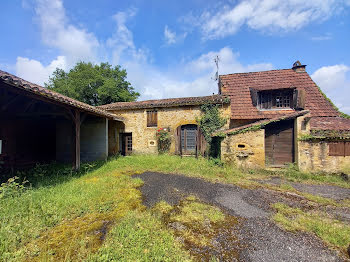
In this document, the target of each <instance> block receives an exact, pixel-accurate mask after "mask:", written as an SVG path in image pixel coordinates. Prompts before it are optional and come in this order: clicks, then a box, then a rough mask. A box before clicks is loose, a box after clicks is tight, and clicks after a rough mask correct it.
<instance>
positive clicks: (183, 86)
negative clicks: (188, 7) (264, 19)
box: [16, 0, 273, 99]
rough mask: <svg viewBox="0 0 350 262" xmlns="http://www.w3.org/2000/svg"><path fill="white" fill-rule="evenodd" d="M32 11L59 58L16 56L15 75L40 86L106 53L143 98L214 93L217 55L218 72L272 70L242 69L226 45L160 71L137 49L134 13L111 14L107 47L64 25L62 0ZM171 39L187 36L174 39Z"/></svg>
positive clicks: (262, 66)
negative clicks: (130, 24)
mask: <svg viewBox="0 0 350 262" xmlns="http://www.w3.org/2000/svg"><path fill="white" fill-rule="evenodd" d="M36 13H37V15H38V17H39V20H40V26H41V29H42V38H43V41H44V43H45V44H47V45H48V46H49V47H52V48H56V49H58V50H59V51H60V53H61V55H60V56H58V57H57V58H56V59H54V60H53V61H52V62H51V63H49V64H48V65H43V64H42V63H41V62H40V61H37V60H34V59H29V58H23V57H18V59H17V63H16V71H17V74H18V75H19V76H21V77H23V78H25V79H27V80H29V81H32V82H35V83H38V84H41V85H42V84H43V83H44V82H46V81H47V80H48V78H49V76H50V75H51V73H52V72H53V71H54V70H55V68H56V67H60V68H62V69H64V70H68V69H70V68H71V66H72V65H73V64H74V63H75V62H77V61H79V60H85V59H87V60H88V61H94V59H96V60H99V57H98V51H101V49H103V51H106V53H107V54H106V56H107V57H110V61H112V64H114V65H117V64H118V65H121V66H122V67H123V68H125V69H126V70H127V72H128V80H129V81H130V82H131V84H132V85H133V86H134V87H135V89H136V90H137V91H139V92H140V93H141V99H153V98H167V97H183V96H201V95H210V94H212V93H217V84H216V83H215V81H214V80H213V77H214V76H215V72H216V67H215V63H214V61H213V59H214V57H215V56H217V55H218V56H219V57H220V59H221V60H220V65H219V66H220V69H219V70H220V73H221V74H224V73H235V72H245V71H256V70H267V69H272V67H273V66H272V65H271V64H268V63H266V64H264V63H262V64H252V65H243V64H242V63H241V62H240V61H239V54H238V53H235V52H233V50H232V49H231V48H230V47H224V48H222V49H220V50H217V51H212V52H208V53H206V54H203V55H201V56H199V57H196V58H190V59H187V60H186V61H184V62H179V64H178V65H177V66H174V67H172V68H167V69H164V68H159V67H156V66H154V65H153V64H152V58H151V55H150V53H149V52H148V50H147V49H145V48H140V47H137V46H136V45H135V42H134V38H133V33H132V31H131V30H130V29H129V28H128V26H127V23H128V22H129V21H130V19H132V18H133V17H134V16H135V15H136V13H137V10H135V9H129V10H127V11H125V12H118V13H116V14H115V15H114V16H113V19H114V21H115V23H116V28H115V32H114V33H113V34H112V35H111V37H110V38H108V39H107V41H106V42H105V43H103V42H102V41H98V39H96V37H95V36H94V35H93V34H91V33H88V32H87V31H85V30H82V29H78V28H77V27H75V26H74V25H71V24H69V23H68V19H67V17H66V15H65V10H64V7H63V5H62V1H59V0H53V1H48V0H37V7H36ZM174 37H175V39H176V40H175V41H178V39H181V38H185V37H186V35H185V34H184V35H182V36H181V35H177V34H176V35H174Z"/></svg>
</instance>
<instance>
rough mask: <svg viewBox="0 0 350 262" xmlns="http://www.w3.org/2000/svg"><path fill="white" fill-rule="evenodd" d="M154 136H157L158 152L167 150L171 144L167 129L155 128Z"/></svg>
mask: <svg viewBox="0 0 350 262" xmlns="http://www.w3.org/2000/svg"><path fill="white" fill-rule="evenodd" d="M156 136H157V144H158V152H159V153H161V154H163V153H166V152H168V151H169V149H170V144H171V138H170V134H169V129H167V128H159V129H158V130H157V133H156Z"/></svg>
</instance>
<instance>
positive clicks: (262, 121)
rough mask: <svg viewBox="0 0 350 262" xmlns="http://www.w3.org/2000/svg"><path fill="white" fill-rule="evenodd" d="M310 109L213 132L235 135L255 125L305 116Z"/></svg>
mask: <svg viewBox="0 0 350 262" xmlns="http://www.w3.org/2000/svg"><path fill="white" fill-rule="evenodd" d="M309 112H310V111H309V110H302V111H297V112H293V113H289V114H285V115H283V116H279V117H275V118H271V119H263V120H259V121H256V122H253V123H250V124H247V125H243V126H239V127H235V128H231V129H227V130H224V131H217V132H215V133H214V134H213V136H219V135H220V134H224V135H234V134H236V133H240V132H241V131H244V130H246V131H249V130H253V129H254V127H261V128H263V127H265V126H266V125H268V124H271V123H275V122H279V121H283V120H289V119H294V118H296V117H299V116H303V115H306V114H307V113H309Z"/></svg>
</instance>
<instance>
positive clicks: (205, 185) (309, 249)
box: [134, 172, 347, 262]
mask: <svg viewBox="0 0 350 262" xmlns="http://www.w3.org/2000/svg"><path fill="white" fill-rule="evenodd" d="M134 177H139V178H141V179H142V180H143V181H144V185H143V186H142V188H141V191H142V194H143V197H144V204H145V205H146V206H148V207H151V206H153V205H154V204H155V203H157V202H159V201H160V200H165V201H167V202H168V203H170V204H172V205H174V204H177V203H178V202H179V201H180V200H181V199H182V198H183V197H185V196H188V195H195V196H197V197H198V198H199V199H201V200H202V201H203V202H206V203H210V204H213V205H216V206H218V207H221V208H222V209H224V210H225V211H226V212H228V213H229V214H231V215H233V216H236V217H239V218H241V220H242V222H241V223H240V227H239V228H238V229H237V228H235V229H232V230H234V231H235V234H237V237H238V238H239V240H240V243H241V246H244V247H245V248H244V249H241V250H238V251H239V261H247V262H248V261H252V262H255V261H256V262H257V261H259V262H262V261H266V262H274V261H276V262H281V261H298V262H301V261H315V262H316V261H324V262H332V261H347V260H345V259H344V258H343V257H341V256H340V255H339V254H338V253H337V252H336V251H333V250H329V249H328V248H327V247H326V246H325V245H324V244H323V243H322V241H320V240H319V239H318V238H316V237H314V236H312V235H311V234H306V233H291V232H286V231H284V230H282V229H280V228H279V227H278V226H276V225H275V224H274V223H273V222H272V220H271V218H270V216H271V214H272V210H271V209H270V204H271V203H275V202H282V201H283V202H287V204H288V201H290V200H289V199H284V198H283V196H281V195H279V194H275V193H274V192H272V191H267V190H264V189H254V190H251V189H244V188H240V187H238V186H235V185H224V184H220V183H210V182H206V181H204V180H202V179H198V178H191V177H186V176H181V175H174V174H162V173H155V172H145V173H143V174H140V175H135V176H134ZM217 241H220V239H217ZM232 248H236V247H235V246H233V247H232ZM232 261H237V260H236V259H233V260H232Z"/></svg>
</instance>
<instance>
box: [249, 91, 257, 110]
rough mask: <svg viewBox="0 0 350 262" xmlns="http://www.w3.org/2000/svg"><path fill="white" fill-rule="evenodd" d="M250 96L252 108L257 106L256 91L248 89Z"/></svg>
mask: <svg viewBox="0 0 350 262" xmlns="http://www.w3.org/2000/svg"><path fill="white" fill-rule="evenodd" d="M249 91H250V96H251V98H252V102H253V106H257V104H258V91H257V90H256V89H253V88H249Z"/></svg>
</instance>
